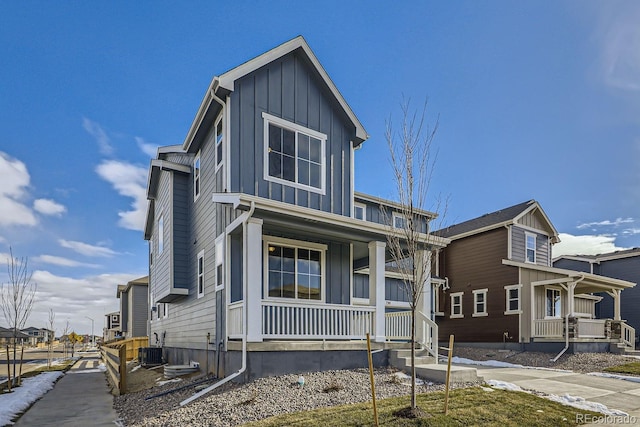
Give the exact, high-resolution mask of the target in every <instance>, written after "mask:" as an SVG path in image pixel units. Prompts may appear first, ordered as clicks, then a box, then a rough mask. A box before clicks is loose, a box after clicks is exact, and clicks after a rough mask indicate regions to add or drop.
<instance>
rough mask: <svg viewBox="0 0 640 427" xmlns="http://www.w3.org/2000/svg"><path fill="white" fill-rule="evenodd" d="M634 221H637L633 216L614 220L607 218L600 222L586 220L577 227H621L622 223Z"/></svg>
mask: <svg viewBox="0 0 640 427" xmlns="http://www.w3.org/2000/svg"><path fill="white" fill-rule="evenodd" d="M633 222H635V220H634V219H633V218H616V219H615V220H613V221H610V220H608V219H606V220H604V221H598V222H586V223H584V224H580V225H578V226H576V228H577V229H579V230H581V229H584V228H594V227H609V226H611V227H619V226H621V225H622V224H631V223H633Z"/></svg>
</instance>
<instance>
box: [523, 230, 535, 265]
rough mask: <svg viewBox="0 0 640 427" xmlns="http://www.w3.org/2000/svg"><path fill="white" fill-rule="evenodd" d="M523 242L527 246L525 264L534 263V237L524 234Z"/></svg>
mask: <svg viewBox="0 0 640 427" xmlns="http://www.w3.org/2000/svg"><path fill="white" fill-rule="evenodd" d="M525 240H526V246H527V257H526V259H525V261H526V262H531V263H534V264H535V262H536V235H535V234H531V233H525Z"/></svg>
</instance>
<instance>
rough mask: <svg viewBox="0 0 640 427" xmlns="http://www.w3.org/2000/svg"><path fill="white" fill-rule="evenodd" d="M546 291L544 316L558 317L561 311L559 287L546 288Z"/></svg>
mask: <svg viewBox="0 0 640 427" xmlns="http://www.w3.org/2000/svg"><path fill="white" fill-rule="evenodd" d="M546 292H547V298H546V316H547V317H560V316H561V313H562V306H561V300H560V289H547V290H546Z"/></svg>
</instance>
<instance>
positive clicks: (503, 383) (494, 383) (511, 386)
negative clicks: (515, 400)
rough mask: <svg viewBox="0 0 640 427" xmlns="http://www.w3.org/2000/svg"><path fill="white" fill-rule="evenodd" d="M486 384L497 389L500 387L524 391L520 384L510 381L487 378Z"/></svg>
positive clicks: (501, 388)
mask: <svg viewBox="0 0 640 427" xmlns="http://www.w3.org/2000/svg"><path fill="white" fill-rule="evenodd" d="M487 384H489V385H490V386H491V387H493V388H497V389H500V390H509V391H524V390H522V389H521V388H520V386H517V385H515V384H512V383H508V382H506V381H498V380H489V381H487Z"/></svg>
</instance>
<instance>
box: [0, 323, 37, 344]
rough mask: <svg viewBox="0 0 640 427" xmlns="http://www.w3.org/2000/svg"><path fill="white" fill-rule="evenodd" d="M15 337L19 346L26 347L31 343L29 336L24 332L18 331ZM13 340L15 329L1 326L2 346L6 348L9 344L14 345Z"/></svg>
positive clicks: (0, 342)
mask: <svg viewBox="0 0 640 427" xmlns="http://www.w3.org/2000/svg"><path fill="white" fill-rule="evenodd" d="M15 337H16V341H17V343H18V345H24V344H28V343H29V339H30V337H29V335H27V334H25V333H23V332H20V331H18V332H17V333H16V334H15ZM13 338H14V334H13V329H7V328H3V327H1V326H0V345H1V346H3V347H4V346H6V345H8V344H12V343H13Z"/></svg>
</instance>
